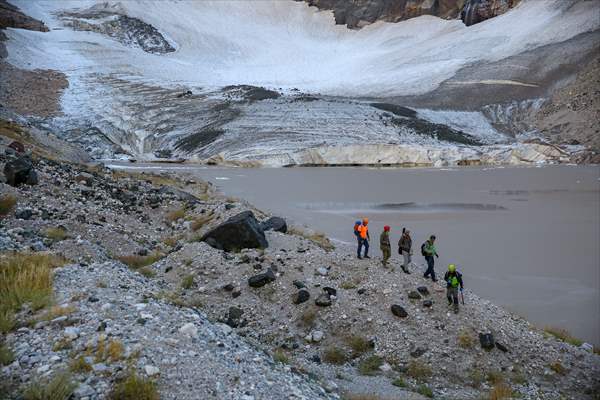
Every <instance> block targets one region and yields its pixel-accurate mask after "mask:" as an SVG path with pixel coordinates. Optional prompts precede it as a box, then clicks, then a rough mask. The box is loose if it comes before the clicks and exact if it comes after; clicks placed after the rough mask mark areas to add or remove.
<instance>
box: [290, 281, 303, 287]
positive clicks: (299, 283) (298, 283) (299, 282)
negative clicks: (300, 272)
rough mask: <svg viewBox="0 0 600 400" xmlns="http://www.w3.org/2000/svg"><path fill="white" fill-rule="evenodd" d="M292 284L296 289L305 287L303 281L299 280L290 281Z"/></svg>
mask: <svg viewBox="0 0 600 400" xmlns="http://www.w3.org/2000/svg"><path fill="white" fill-rule="evenodd" d="M292 284H293V285H294V286H296V288H297V289H303V288H305V287H306V285H305V284H304V282H301V281H294V282H292Z"/></svg>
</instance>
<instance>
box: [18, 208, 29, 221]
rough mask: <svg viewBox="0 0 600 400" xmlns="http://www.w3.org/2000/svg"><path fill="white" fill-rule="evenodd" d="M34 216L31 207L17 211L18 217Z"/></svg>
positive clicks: (25, 218)
mask: <svg viewBox="0 0 600 400" xmlns="http://www.w3.org/2000/svg"><path fill="white" fill-rule="evenodd" d="M32 216H33V211H31V210H30V209H28V208H27V209H25V210H20V211H17V212H16V213H15V218H16V219H23V220H29V219H31V217H32Z"/></svg>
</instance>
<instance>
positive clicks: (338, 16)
mask: <svg viewBox="0 0 600 400" xmlns="http://www.w3.org/2000/svg"><path fill="white" fill-rule="evenodd" d="M304 1H306V2H307V3H308V4H309V5H311V6H315V7H317V8H318V9H320V10H332V11H333V15H334V17H335V23H336V24H341V25H346V26H347V27H348V28H361V27H363V26H365V25H368V24H372V23H373V22H376V21H386V22H399V21H402V20H406V19H409V18H414V17H418V16H421V15H435V16H436V17H440V18H447V19H450V18H458V17H460V18H461V19H462V20H463V22H464V23H465V24H466V25H467V26H468V25H473V24H476V23H478V22H481V21H485V20H486V19H490V18H493V17H496V16H498V15H501V14H504V13H505V12H507V11H508V10H509V9H511V8H512V7H514V6H516V5H517V4H518V2H519V0H433V1H431V0H402V1H394V0H376V1H373V0H352V1H345V0H304Z"/></svg>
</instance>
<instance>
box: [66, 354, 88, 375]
mask: <svg viewBox="0 0 600 400" xmlns="http://www.w3.org/2000/svg"><path fill="white" fill-rule="evenodd" d="M69 370H70V371H71V372H73V373H75V374H84V373H86V372H90V371H91V370H92V366H91V365H90V364H88V362H87V361H85V357H84V356H78V357H76V358H74V359H72V360H71V362H70V363H69Z"/></svg>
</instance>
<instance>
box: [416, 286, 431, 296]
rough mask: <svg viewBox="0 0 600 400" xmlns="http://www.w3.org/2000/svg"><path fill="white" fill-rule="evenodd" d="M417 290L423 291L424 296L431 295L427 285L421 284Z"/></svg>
mask: <svg viewBox="0 0 600 400" xmlns="http://www.w3.org/2000/svg"><path fill="white" fill-rule="evenodd" d="M417 292H419V293H421V294H422V295H423V296H429V289H427V286H419V287H418V288H417Z"/></svg>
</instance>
